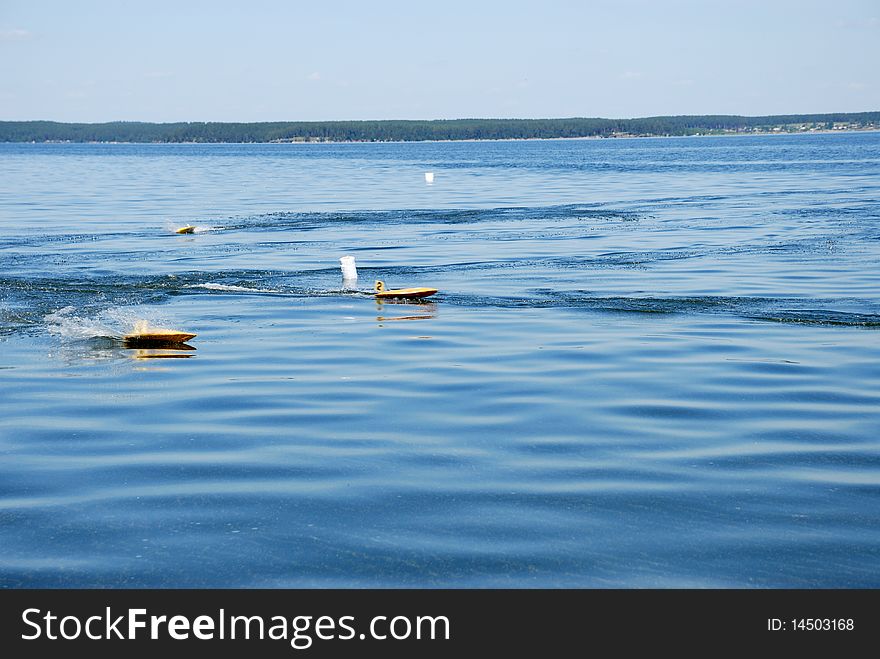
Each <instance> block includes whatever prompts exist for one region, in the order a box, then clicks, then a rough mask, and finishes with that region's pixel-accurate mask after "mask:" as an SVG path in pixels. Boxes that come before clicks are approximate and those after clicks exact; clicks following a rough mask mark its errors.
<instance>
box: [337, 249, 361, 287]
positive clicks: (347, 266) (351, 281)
mask: <svg viewBox="0 0 880 659" xmlns="http://www.w3.org/2000/svg"><path fill="white" fill-rule="evenodd" d="M339 263H340V265H341V266H342V286H343V288H356V287H357V278H358V271H357V266H356V265H355V262H354V257H353V256H342V257H340V258H339Z"/></svg>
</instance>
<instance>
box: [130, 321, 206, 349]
mask: <svg viewBox="0 0 880 659" xmlns="http://www.w3.org/2000/svg"><path fill="white" fill-rule="evenodd" d="M195 336H196V335H195V334H190V333H189V332H178V331H176V330H170V329H161V328H156V327H150V326H149V323H147V321H145V320H141V321H138V322H137V323H135V326H134V330H133V331H132V332H131V333H129V334H126V335H125V336H123V337H122V343H123V344H124V345H125V347H126V348H152V347H161V346H168V345H181V344H184V343H186V342H187V341H189V340H190V339H192V338H195ZM187 347H188V348H192V346H187Z"/></svg>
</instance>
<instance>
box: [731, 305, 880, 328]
mask: <svg viewBox="0 0 880 659" xmlns="http://www.w3.org/2000/svg"><path fill="white" fill-rule="evenodd" d="M748 317H749V318H752V319H753V320H763V321H767V322H772V323H792V324H795V325H830V326H843V327H880V314H863V313H845V312H840V311H828V310H824V309H804V310H791V311H774V312H771V313H760V314H754V315H749V316H748Z"/></svg>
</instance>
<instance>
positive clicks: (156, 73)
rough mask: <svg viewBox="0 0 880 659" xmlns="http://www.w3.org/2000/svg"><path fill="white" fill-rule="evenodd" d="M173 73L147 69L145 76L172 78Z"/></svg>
mask: <svg viewBox="0 0 880 659" xmlns="http://www.w3.org/2000/svg"><path fill="white" fill-rule="evenodd" d="M173 75H174V74H173V73H171V72H170V71H147V72H146V73H144V77H145V78H170V77H171V76H173Z"/></svg>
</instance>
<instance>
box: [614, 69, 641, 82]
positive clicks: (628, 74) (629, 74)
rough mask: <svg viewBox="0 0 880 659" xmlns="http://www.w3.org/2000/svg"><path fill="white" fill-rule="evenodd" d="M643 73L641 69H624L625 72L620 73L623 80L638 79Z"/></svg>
mask: <svg viewBox="0 0 880 659" xmlns="http://www.w3.org/2000/svg"><path fill="white" fill-rule="evenodd" d="M642 75H643V74H642V72H641V71H624V72H623V73H622V74H621V75H620V77H621V78H622V79H623V80H638V79H639V78H641V77H642Z"/></svg>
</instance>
